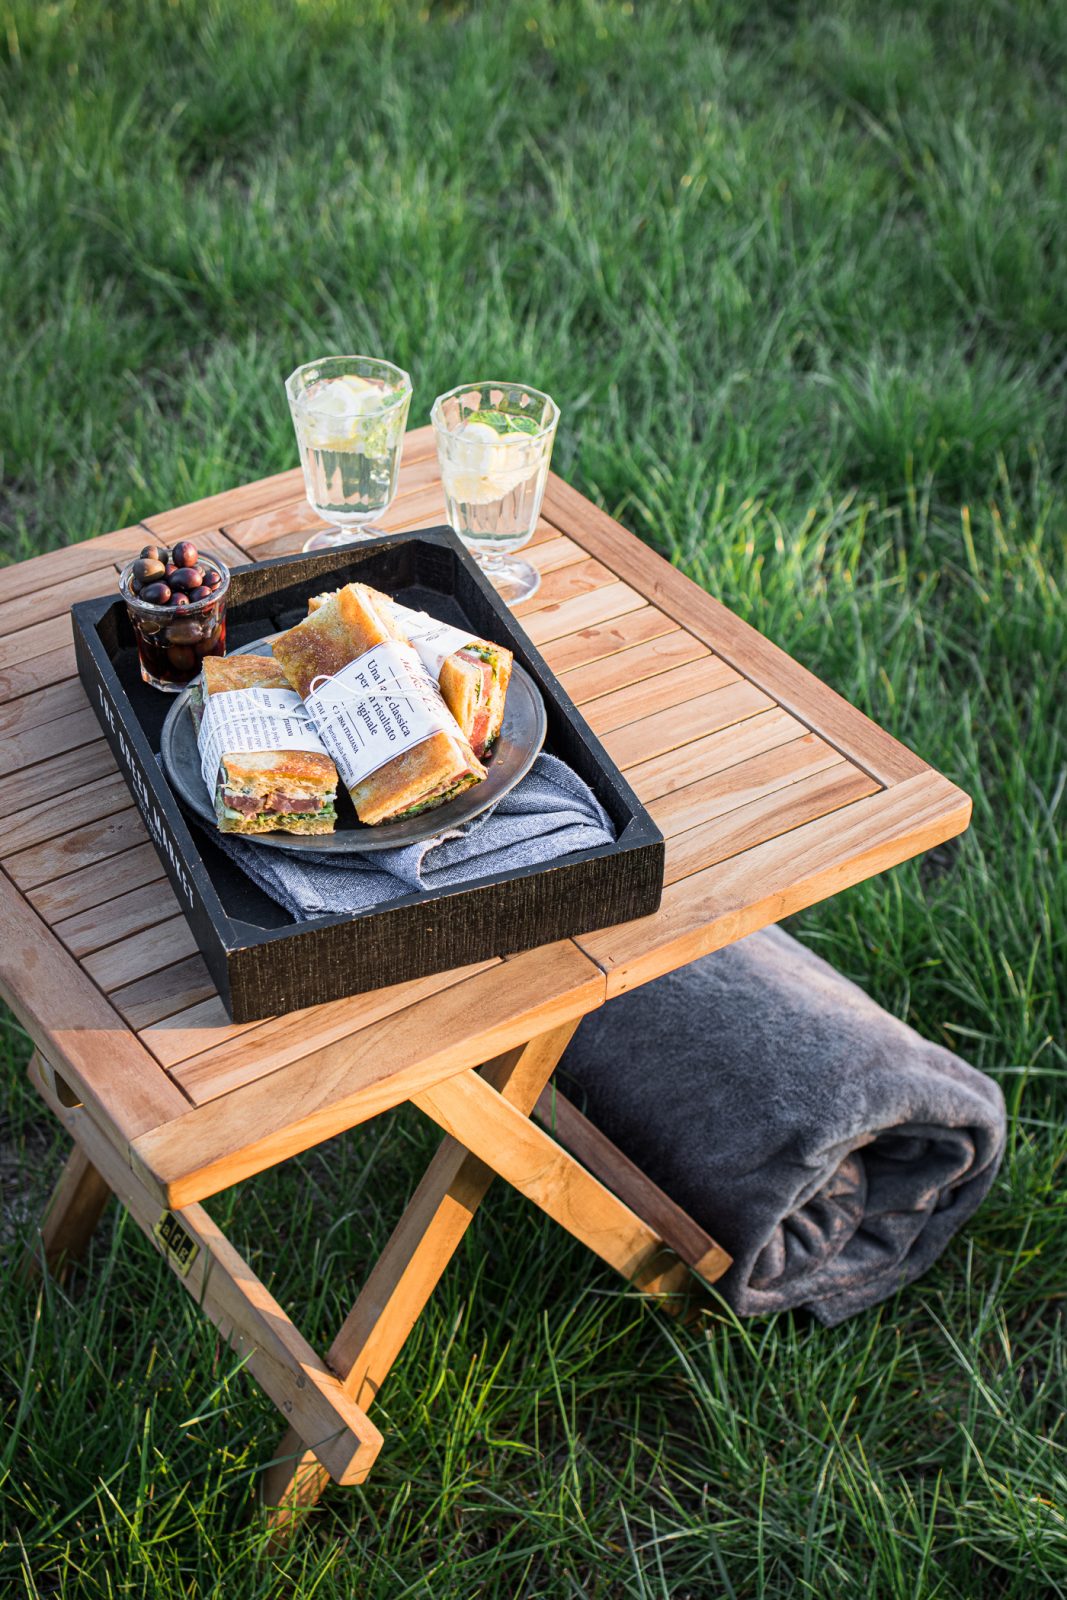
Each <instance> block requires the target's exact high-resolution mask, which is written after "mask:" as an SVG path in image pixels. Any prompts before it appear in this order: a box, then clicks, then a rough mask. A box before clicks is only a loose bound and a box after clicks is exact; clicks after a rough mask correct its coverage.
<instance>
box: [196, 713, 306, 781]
mask: <svg viewBox="0 0 1067 1600" xmlns="http://www.w3.org/2000/svg"><path fill="white" fill-rule="evenodd" d="M197 743H198V745H199V749H200V771H201V773H202V775H203V779H204V783H205V784H206V786H207V791H208V794H209V795H210V796H211V799H212V801H214V798H215V780H216V778H217V777H218V775H219V767H220V766H221V764H222V760H223V757H224V756H226V755H237V754H240V753H243V754H247V753H249V752H251V751H258V750H262V751H264V752H268V751H272V750H310V751H314V753H315V754H316V755H325V754H326V747H325V745H324V743H323V741H322V739H321V738H320V737H319V735H318V733H317V732H316V730H315V726H314V724H313V722H312V720H311V717H310V716H309V715H308V712H307V709H306V707H305V706H304V704H303V702H302V701H301V699H300V696H299V695H298V694H297V693H296V692H295V691H294V690H292V689H260V688H248V689H227V690H224V691H222V692H221V693H217V694H208V693H207V692H206V691H205V692H204V711H203V716H202V718H201V721H200V729H199V732H198V734H197Z"/></svg>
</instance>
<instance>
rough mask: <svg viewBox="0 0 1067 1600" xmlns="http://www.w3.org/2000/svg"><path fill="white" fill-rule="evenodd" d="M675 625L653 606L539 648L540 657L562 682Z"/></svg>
mask: <svg viewBox="0 0 1067 1600" xmlns="http://www.w3.org/2000/svg"><path fill="white" fill-rule="evenodd" d="M676 626H677V624H676V623H675V622H674V620H673V619H672V618H671V617H668V616H666V615H665V614H664V612H662V611H657V610H655V608H654V607H653V606H642V607H641V608H640V610H638V611H631V612H629V613H628V614H626V615H624V616H621V617H618V618H617V619H616V620H614V621H611V622H607V623H604V624H602V625H601V626H599V627H595V626H594V627H583V628H579V629H578V630H577V631H576V632H574V633H571V634H566V635H564V636H562V637H561V638H559V639H553V640H549V641H548V642H546V643H544V644H542V645H541V646H540V650H541V654H542V655H543V656H544V658H545V660H546V661H547V662H548V664H549V666H550V667H551V668H552V670H553V672H555V673H557V674H558V675H559V676H560V677H561V678H563V680H564V682H566V675H567V673H568V672H572V671H574V670H575V669H576V668H578V667H583V666H585V665H587V664H588V663H589V662H592V661H602V660H604V659H606V658H607V657H610V656H613V655H615V654H616V653H617V652H618V651H620V650H625V649H627V648H628V646H630V645H634V644H643V643H644V642H645V640H647V639H657V638H659V636H660V635H661V634H664V633H672V632H673V631H674V630H675V628H676Z"/></svg>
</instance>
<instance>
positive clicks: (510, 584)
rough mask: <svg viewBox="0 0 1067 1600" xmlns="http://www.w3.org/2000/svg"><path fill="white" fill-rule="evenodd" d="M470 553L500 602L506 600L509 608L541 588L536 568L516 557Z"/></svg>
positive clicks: (539, 575)
mask: <svg viewBox="0 0 1067 1600" xmlns="http://www.w3.org/2000/svg"><path fill="white" fill-rule="evenodd" d="M468 548H469V546H468ZM471 553H472V555H473V556H474V559H475V560H476V561H477V563H478V565H479V566H480V567H481V569H482V571H483V572H484V573H485V576H486V577H487V578H488V579H489V582H490V583H491V584H492V585H493V588H494V589H495V590H496V592H497V594H498V595H499V596H500V598H501V600H506V601H507V603H508V605H509V606H517V605H518V604H519V602H520V600H529V598H530V596H531V595H532V594H536V593H537V591H538V589H539V588H540V587H541V574H540V573H539V572H538V570H537V568H536V567H534V566H531V565H530V563H529V562H528V561H523V560H521V558H520V557H518V556H486V555H480V554H479V553H478V552H477V551H472V552H471Z"/></svg>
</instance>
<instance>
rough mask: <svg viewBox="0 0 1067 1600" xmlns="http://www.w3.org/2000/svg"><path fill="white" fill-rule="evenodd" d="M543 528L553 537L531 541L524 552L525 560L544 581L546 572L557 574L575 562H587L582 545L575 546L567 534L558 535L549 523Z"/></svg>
mask: <svg viewBox="0 0 1067 1600" xmlns="http://www.w3.org/2000/svg"><path fill="white" fill-rule="evenodd" d="M543 526H544V528H545V530H546V533H548V534H550V535H551V537H550V538H544V539H541V540H539V541H537V542H535V541H534V540H531V541H530V543H529V544H528V545H526V547H525V548H524V549H523V551H522V555H523V557H524V559H525V560H527V561H529V562H530V564H531V565H532V566H535V567H536V568H537V570H538V572H539V573H540V574H541V576H542V579H543V578H544V575H545V573H546V572H555V570H556V568H557V567H569V566H571V565H572V563H573V562H575V561H584V560H585V551H584V550H583V549H582V547H581V545H580V544H575V542H574V540H573V539H568V538H567V536H566V534H562V533H557V532H556V530H555V528H551V527H549V525H548V523H544V524H543Z"/></svg>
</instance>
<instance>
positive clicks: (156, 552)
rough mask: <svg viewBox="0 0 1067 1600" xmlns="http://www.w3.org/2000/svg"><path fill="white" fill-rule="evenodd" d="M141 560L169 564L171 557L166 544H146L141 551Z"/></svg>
mask: <svg viewBox="0 0 1067 1600" xmlns="http://www.w3.org/2000/svg"><path fill="white" fill-rule="evenodd" d="M141 560H142V561H163V562H167V561H169V560H170V556H169V555H168V554H167V547H166V545H165V544H146V545H145V547H144V549H143V550H142V551H141Z"/></svg>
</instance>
